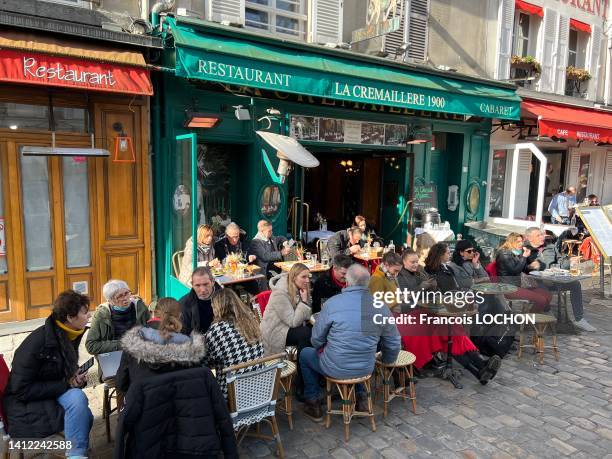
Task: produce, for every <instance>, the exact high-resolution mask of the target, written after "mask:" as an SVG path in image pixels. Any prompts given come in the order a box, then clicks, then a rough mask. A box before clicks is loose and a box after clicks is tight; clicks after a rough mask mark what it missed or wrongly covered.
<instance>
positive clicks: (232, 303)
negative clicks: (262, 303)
mask: <svg viewBox="0 0 612 459" xmlns="http://www.w3.org/2000/svg"><path fill="white" fill-rule="evenodd" d="M212 309H213V314H214V319H213V323H212V324H211V325H210V328H209V329H208V331H207V332H206V350H207V354H206V360H205V362H206V364H207V365H208V366H209V367H210V368H211V369H212V368H214V369H215V370H216V377H217V382H218V383H219V387H220V388H221V392H222V393H223V396H224V397H225V398H227V382H226V380H225V375H224V374H223V372H222V370H223V369H224V368H227V367H231V366H232V365H238V364H240V363H244V362H247V361H249V360H255V359H259V358H261V357H263V355H264V348H263V344H261V332H260V330H259V324H258V323H257V321H256V319H255V317H254V316H253V312H252V310H251V308H250V307H248V306H247V305H246V304H244V303H243V302H242V301H241V300H240V298H239V297H238V295H236V293H235V292H234V291H233V290H231V289H229V288H225V289H223V290H220V291H219V292H217V293H216V294H215V296H213V300H212Z"/></svg>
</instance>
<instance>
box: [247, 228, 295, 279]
mask: <svg viewBox="0 0 612 459" xmlns="http://www.w3.org/2000/svg"><path fill="white" fill-rule="evenodd" d="M286 241H287V239H286V238H284V237H282V236H274V235H273V234H272V223H270V222H269V221H267V220H259V222H258V223H257V234H256V235H255V237H254V238H253V240H252V241H251V244H250V246H249V254H250V256H252V257H254V259H255V261H254V262H255V264H256V265H257V266H259V267H260V268H261V269H262V273H263V274H268V273H269V272H271V271H273V272H275V273H276V272H280V270H279V269H278V268H276V267H275V266H274V263H275V262H277V261H283V257H284V256H286V255H287V254H288V253H289V250H290V249H289V248H288V247H285V246H284V243H285V242H286Z"/></svg>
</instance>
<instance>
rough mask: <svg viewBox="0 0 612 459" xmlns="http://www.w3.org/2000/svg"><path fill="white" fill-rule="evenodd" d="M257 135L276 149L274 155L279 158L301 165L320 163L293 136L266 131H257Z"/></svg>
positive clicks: (313, 165)
mask: <svg viewBox="0 0 612 459" xmlns="http://www.w3.org/2000/svg"><path fill="white" fill-rule="evenodd" d="M257 135H259V137H261V138H262V139H263V140H264V141H265V142H266V143H267V144H268V145H270V146H271V147H272V148H274V149H275V150H276V156H278V158H280V159H284V160H285V161H291V162H294V163H295V164H297V165H299V166H302V167H317V166H318V165H319V164H320V163H319V160H318V159H317V158H315V157H314V156H313V155H312V153H310V152H309V151H308V150H306V149H305V148H304V147H303V146H302V145H301V144H300V143H299V142H298V141H297V140H295V139H294V138H293V137H287V136H286V135H280V134H274V133H273V132H266V131H257Z"/></svg>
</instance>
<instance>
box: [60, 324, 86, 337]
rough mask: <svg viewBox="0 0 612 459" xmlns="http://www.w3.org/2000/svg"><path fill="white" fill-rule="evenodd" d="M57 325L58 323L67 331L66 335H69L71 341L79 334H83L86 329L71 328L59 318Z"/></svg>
mask: <svg viewBox="0 0 612 459" xmlns="http://www.w3.org/2000/svg"><path fill="white" fill-rule="evenodd" d="M55 325H57V326H58V327H59V328H60V329H62V330H64V332H66V336H67V337H68V339H69V340H70V341H74V340H75V339H77V338H78V337H79V336H81V335H82V334H83V333H85V329H83V330H75V329H74V328H70V327H69V326H68V325H65V324H63V323H61V322H60V321H59V320H56V321H55Z"/></svg>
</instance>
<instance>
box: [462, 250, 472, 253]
mask: <svg viewBox="0 0 612 459" xmlns="http://www.w3.org/2000/svg"><path fill="white" fill-rule="evenodd" d="M464 252H465V253H474V249H465V250H464Z"/></svg>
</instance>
